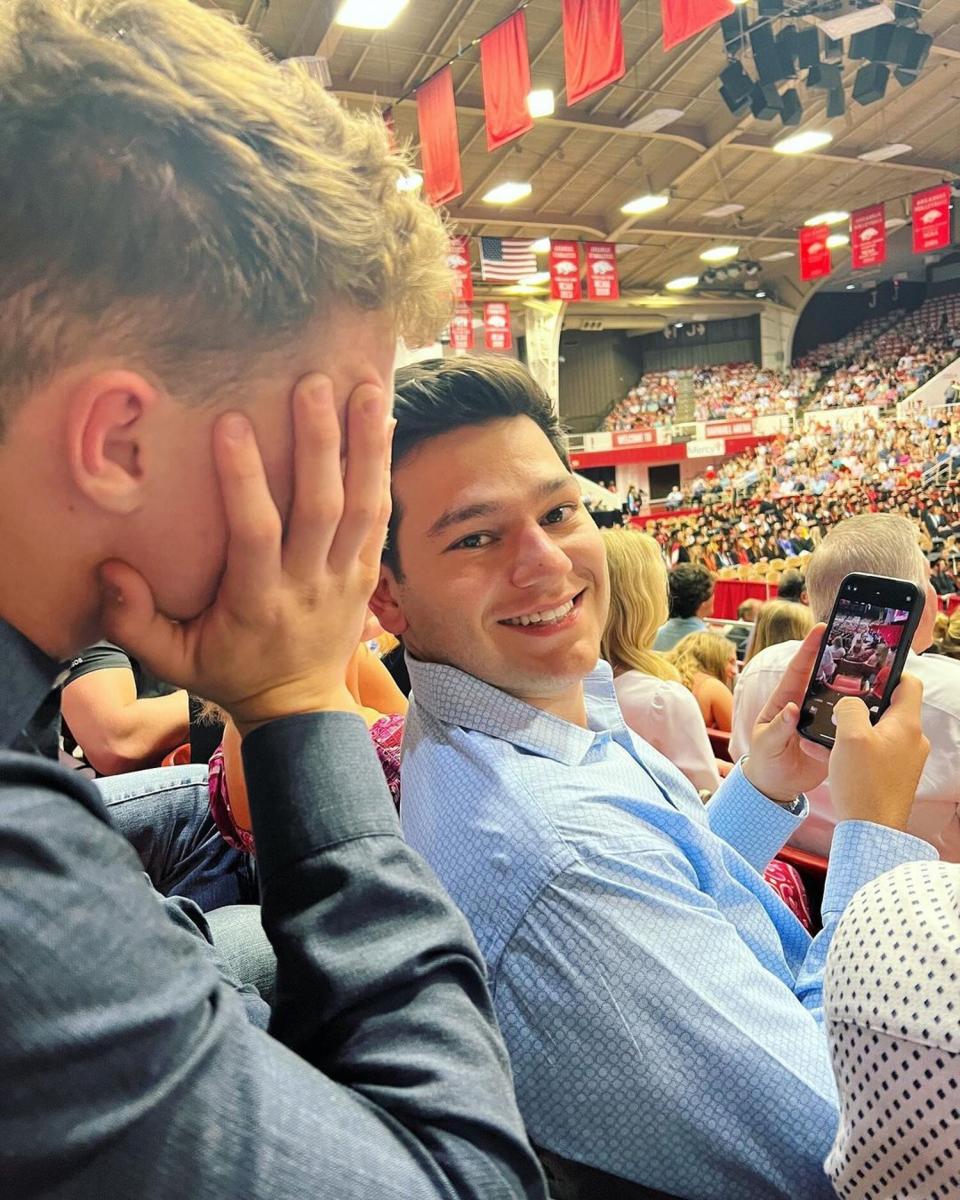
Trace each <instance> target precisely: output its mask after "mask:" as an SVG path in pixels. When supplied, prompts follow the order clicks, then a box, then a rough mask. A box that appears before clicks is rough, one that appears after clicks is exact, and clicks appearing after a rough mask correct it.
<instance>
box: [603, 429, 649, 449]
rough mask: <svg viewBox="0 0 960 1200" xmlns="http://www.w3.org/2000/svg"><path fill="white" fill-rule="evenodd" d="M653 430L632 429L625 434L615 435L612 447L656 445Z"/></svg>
mask: <svg viewBox="0 0 960 1200" xmlns="http://www.w3.org/2000/svg"><path fill="white" fill-rule="evenodd" d="M656 440H657V431H656V430H655V429H632V430H630V431H629V432H627V433H615V434H614V435H613V445H614V447H617V446H652V445H654V444H655V443H656Z"/></svg>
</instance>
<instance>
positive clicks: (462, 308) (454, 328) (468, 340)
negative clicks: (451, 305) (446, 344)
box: [450, 304, 473, 350]
mask: <svg viewBox="0 0 960 1200" xmlns="http://www.w3.org/2000/svg"><path fill="white" fill-rule="evenodd" d="M450 349H451V350H472V349H473V309H472V308H470V306H469V305H467V304H458V305H457V307H456V308H455V309H454V310H453V316H452V317H451V318H450Z"/></svg>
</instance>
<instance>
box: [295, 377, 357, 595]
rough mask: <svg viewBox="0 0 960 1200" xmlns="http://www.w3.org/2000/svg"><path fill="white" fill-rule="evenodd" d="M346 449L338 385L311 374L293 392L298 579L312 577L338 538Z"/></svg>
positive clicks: (341, 512)
mask: <svg viewBox="0 0 960 1200" xmlns="http://www.w3.org/2000/svg"><path fill="white" fill-rule="evenodd" d="M342 446H343V434H342V432H341V429H340V421H339V419H338V417H337V410H336V403H335V399H334V393H333V383H332V382H331V380H330V379H328V378H327V376H325V375H320V374H317V373H314V374H310V375H305V376H304V377H303V378H302V379H301V380H299V381H298V383H297V385H296V387H295V388H294V392H293V464H294V481H293V501H292V503H291V506H290V518H289V521H288V523H287V533H286V538H285V542H284V567H285V569H286V570H287V571H288V572H289V573H290V574H292V575H294V576H295V577H296V578H303V579H308V578H312V576H313V574H314V573H315V572H316V570H317V569H318V567H319V566H320V565H322V564H323V563H324V562H325V561H326V558H327V555H328V553H329V550H330V546H331V545H332V544H333V540H334V537H335V536H336V532H337V527H338V525H339V523H340V519H341V517H342V515H343V478H342V474H341V469H340V459H341V450H342Z"/></svg>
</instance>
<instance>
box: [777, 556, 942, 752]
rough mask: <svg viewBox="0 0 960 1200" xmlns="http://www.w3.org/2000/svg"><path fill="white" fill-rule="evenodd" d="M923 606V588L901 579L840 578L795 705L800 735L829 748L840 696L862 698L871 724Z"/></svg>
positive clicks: (892, 684)
mask: <svg viewBox="0 0 960 1200" xmlns="http://www.w3.org/2000/svg"><path fill="white" fill-rule="evenodd" d="M925 603H926V595H925V592H924V590H923V589H922V588H919V587H917V585H916V584H915V583H910V582H909V581H908V580H905V579H891V578H887V577H885V576H882V575H860V574H853V575H848V576H847V577H846V578H845V579H844V580H843V582H842V583H841V585H840V591H839V593H838V595H837V600H836V603H835V604H834V607H833V612H832V613H831V615H830V621H829V623H828V625H827V631H826V633H825V634H824V636H823V642H822V644H821V647H820V653H819V655H818V656H817V661H816V665H815V666H814V669H813V674H812V676H811V678H810V683H809V685H808V686H807V691H806V694H805V695H804V698H803V702H802V704H801V706H800V719H799V723H798V726H797V732H798V733H799V734H800V736H801V737H804V738H807V739H808V740H809V741H811V742H817V743H818V744H819V745H821V746H826V747H828V748H831V747H832V746H833V744H834V740H835V737H836V724H835V718H834V708H835V706H836V704H837V702H838V701H839V700H841V699H842V698H843V697H844V696H854V697H856V698H858V699H860V700H862V701H863V702H864V704H865V705H866V706H867V711H868V714H869V717H870V722H871V724H873V725H876V723H877V721H879V720H880V718H881V716H882V715H883V713H884V712H885V711H886V709H887V707H888V706H889V704H890V697H891V696H892V694H893V692H894V689H895V688H896V686H897V684H898V683H899V681H900V676H901V674H902V672H903V667H904V664H905V663H906V660H907V654H908V653H909V651H910V646H911V644H912V643H913V639H914V636H915V634H916V631H917V626H918V624H919V623H920V617H921V615H922V613H923V609H924V604H925Z"/></svg>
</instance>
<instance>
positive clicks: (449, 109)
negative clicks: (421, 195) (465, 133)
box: [417, 67, 463, 204]
mask: <svg viewBox="0 0 960 1200" xmlns="http://www.w3.org/2000/svg"><path fill="white" fill-rule="evenodd" d="M417 126H418V128H419V130H420V159H421V161H422V162H423V186H424V190H425V192H426V195H427V199H428V200H429V201H430V203H431V204H447V203H449V201H451V200H456V198H457V196H459V195H461V194H462V192H463V177H462V175H461V174H460V137H459V134H458V133H457V109H456V105H455V104H454V100H453V73H452V71H451V70H450V68H449V67H444V69H443V70H442V71H438V72H437V74H436V75H434V76H433V77H432V78H431V79H428V80H427V82H426V83H425V84H423V85H422V86H421V87H419V88H417Z"/></svg>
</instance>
